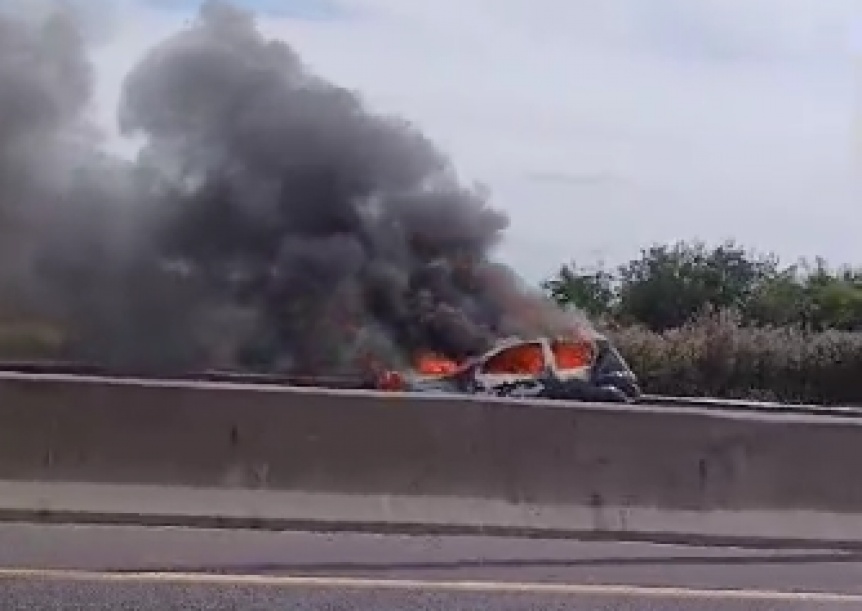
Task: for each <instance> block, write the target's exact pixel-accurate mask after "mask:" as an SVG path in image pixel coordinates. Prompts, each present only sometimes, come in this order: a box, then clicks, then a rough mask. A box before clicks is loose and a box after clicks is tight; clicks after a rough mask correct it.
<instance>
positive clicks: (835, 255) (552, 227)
mask: <svg viewBox="0 0 862 611" xmlns="http://www.w3.org/2000/svg"><path fill="white" fill-rule="evenodd" d="M343 4H345V5H348V8H350V9H352V12H353V15H351V16H350V17H349V18H345V19H332V20H320V19H316V20H308V21H303V20H297V19H288V18H275V17H270V18H264V19H262V21H261V24H262V27H263V29H264V30H265V31H266V32H267V33H268V34H270V35H273V36H278V37H280V38H284V39H285V40H287V41H288V42H290V43H291V44H292V45H293V46H294V47H295V48H296V49H297V50H298V51H299V52H300V53H301V55H302V56H303V57H304V58H305V60H306V61H307V63H309V64H310V65H311V66H312V67H314V68H315V69H317V70H318V71H320V72H321V73H323V74H324V75H326V76H329V77H330V78H333V79H334V80H337V81H339V82H340V83H343V84H345V85H347V86H350V87H353V88H356V89H357V90H359V91H360V92H361V93H362V94H363V96H364V97H365V98H366V99H367V100H368V102H369V104H370V105H372V106H373V107H375V108H378V109H381V110H384V111H388V112H397V113H399V114H403V115H406V116H407V117H409V118H412V119H413V120H415V121H416V122H417V123H418V124H419V125H420V126H422V127H423V128H424V129H425V131H426V132H428V133H429V134H430V135H431V136H432V137H433V138H434V139H435V140H436V141H437V142H439V143H440V145H441V146H442V147H443V148H444V149H446V150H447V151H448V152H450V153H451V155H452V157H453V159H454V161H455V163H456V165H457V166H458V168H459V169H460V170H461V171H462V173H464V174H465V175H466V176H467V177H468V178H475V179H478V180H480V181H482V182H484V183H486V184H488V185H489V186H490V187H491V188H492V191H493V193H494V197H495V200H496V203H497V205H498V206H500V207H502V208H504V209H506V210H507V211H508V212H509V213H510V214H511V216H512V220H513V223H512V228H511V231H510V234H509V240H508V242H507V243H506V244H505V245H504V247H503V250H502V253H503V255H504V256H505V257H506V258H507V259H508V260H510V261H512V262H513V263H514V264H515V265H516V266H517V267H518V268H519V269H521V270H522V271H523V272H524V273H525V274H526V275H527V276H528V277H531V278H534V279H535V278H537V277H539V276H541V275H542V274H545V273H547V272H548V271H550V270H551V269H552V268H553V267H554V266H555V265H557V264H558V263H559V262H561V261H562V260H564V259H567V258H569V257H578V258H589V259H593V258H595V257H596V256H597V255H602V256H604V257H605V258H607V259H608V260H610V261H616V260H619V259H621V258H623V257H628V256H630V255H632V254H635V253H636V251H637V249H638V248H640V247H641V246H645V245H647V244H649V243H650V242H652V241H666V240H672V239H676V238H690V237H703V238H706V239H711V240H718V239H723V238H726V237H735V238H738V239H739V240H741V241H743V242H744V243H746V244H748V245H752V246H755V247H758V248H761V249H764V250H775V251H777V252H779V253H780V254H782V255H784V256H788V257H792V256H795V255H797V254H823V255H825V256H827V257H828V258H830V259H834V260H841V261H851V260H856V261H862V241H860V240H858V239H857V229H856V225H857V218H858V216H859V214H858V213H857V210H858V207H857V202H859V201H860V199H859V195H860V193H859V187H860V186H862V176H860V170H862V133H860V129H862V123H856V122H854V121H857V119H856V116H857V113H858V114H859V116H862V62H860V64H859V67H857V68H856V72H854V65H853V63H852V62H851V61H850V57H849V54H848V44H849V37H850V34H849V32H850V26H851V22H852V21H853V20H854V19H855V20H857V21H858V17H859V16H860V15H862V8H859V9H856V8H855V3H854V2H853V1H852V0H653V1H652V2H644V1H643V0H603V1H602V2H595V1H592V0H567V1H563V0H541V1H540V2H527V0H495V1H494V2H491V1H490V0H461V2H458V3H455V2H451V3H432V2H419V1H418V0H415V1H409V0H349V2H348V1H347V0H345V1H344V2H343ZM180 21H181V17H180V16H178V15H177V14H173V13H167V12H165V11H164V10H157V9H144V8H141V7H136V8H131V7H130V6H125V5H124V8H121V9H118V11H117V22H118V23H119V26H120V27H119V29H118V30H117V31H116V33H115V34H116V35H115V37H114V40H113V41H112V42H110V43H108V44H105V45H103V46H101V47H99V48H98V49H97V50H96V55H95V60H96V64H97V67H98V70H99V72H100V75H101V76H102V81H101V83H102V84H101V89H100V94H99V100H98V102H99V104H98V113H99V116H100V117H101V120H102V121H103V122H107V121H108V120H109V117H110V111H111V110H112V109H113V108H114V107H115V104H116V100H117V96H118V91H119V83H120V79H121V76H122V74H124V73H125V71H126V70H127V69H128V68H129V67H130V66H131V65H132V63H133V62H134V60H135V59H136V58H137V57H138V56H139V55H140V54H141V53H142V52H143V50H144V49H145V48H146V47H147V46H149V45H150V44H151V43H152V42H153V41H155V40H157V39H159V38H161V37H162V36H163V35H164V34H166V33H167V32H169V31H170V30H171V29H173V28H175V27H177V26H178V25H179V24H180ZM855 105H859V106H860V110H855ZM854 147H855V148H854Z"/></svg>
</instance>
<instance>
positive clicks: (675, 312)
mask: <svg viewBox="0 0 862 611" xmlns="http://www.w3.org/2000/svg"><path fill="white" fill-rule="evenodd" d="M776 268H777V261H776V260H775V259H774V258H772V257H755V256H752V255H750V254H749V253H747V252H746V251H745V250H744V249H743V248H741V247H739V246H737V245H736V244H735V243H733V242H726V243H724V244H721V245H720V246H717V247H715V248H712V249H709V248H707V247H706V245H705V244H703V243H702V242H694V243H686V242H678V243H676V244H674V245H673V246H652V247H651V248H649V249H646V250H643V251H641V256H640V257H639V258H638V259H634V260H632V261H630V262H629V263H628V264H626V265H623V266H621V267H620V270H619V278H620V280H619V282H620V287H619V316H620V317H621V319H623V320H624V321H627V322H639V323H641V324H644V325H646V326H647V327H649V328H650V329H652V330H655V331H661V330H664V329H669V328H674V327H679V326H681V325H683V324H685V323H686V322H688V321H690V320H691V319H692V318H693V317H694V316H696V315H697V314H698V313H699V312H701V311H703V310H704V309H705V308H707V307H713V308H716V309H741V308H743V307H744V306H745V304H746V303H747V301H748V300H749V298H750V297H751V295H752V294H754V293H755V291H756V289H757V287H758V286H759V285H760V284H762V283H763V282H764V281H765V280H766V279H768V278H769V277H771V276H772V275H773V274H774V273H775V270H776Z"/></svg>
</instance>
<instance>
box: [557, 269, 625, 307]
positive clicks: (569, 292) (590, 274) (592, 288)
mask: <svg viewBox="0 0 862 611" xmlns="http://www.w3.org/2000/svg"><path fill="white" fill-rule="evenodd" d="M614 283H615V278H614V276H613V275H612V274H611V273H609V272H607V271H605V269H604V268H603V267H602V266H599V267H597V268H595V269H587V268H582V267H578V266H577V265H576V264H575V263H571V264H570V265H563V266H562V267H561V268H560V270H559V271H558V272H557V275H556V276H555V277H553V278H551V279H550V280H546V281H545V282H543V283H542V288H543V289H544V290H545V291H546V292H547V293H548V295H549V296H550V297H551V298H552V299H553V300H554V301H556V302H557V303H558V304H560V305H561V306H563V307H576V308H578V309H579V310H581V311H583V312H585V313H586V314H588V315H589V316H593V317H602V316H606V315H608V314H609V313H610V312H611V310H612V308H613V306H614V300H615V298H616V291H615V287H614Z"/></svg>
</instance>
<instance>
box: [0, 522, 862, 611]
mask: <svg viewBox="0 0 862 611" xmlns="http://www.w3.org/2000/svg"><path fill="white" fill-rule="evenodd" d="M0 608H2V609H4V610H18V609H22V610H23V609H27V610H34V611H35V610H53V609H86V610H91V609H99V610H101V609H105V610H107V609H141V610H154V611H156V610H157V611H162V610H169V609H183V610H189V609H236V610H257V609H260V610H264V609H279V610H280V609H329V610H337V609H374V610H376V611H389V610H393V611H394V610H396V609H398V610H400V609H422V610H426V609H427V610H431V609H446V610H460V609H464V610H470V611H479V610H485V609H489V610H490V609H495V610H501V609H505V610H513V609H583V610H590V611H604V610H608V611H610V610H614V611H628V610H631V611H649V610H656V611H658V610H661V611H676V610H680V611H681V610H683V609H685V610H695V611H707V610H709V611H742V610H745V611H751V610H755V611H756V610H761V609H763V610H767V609H768V610H772V609H776V610H784V609H787V610H803V609H805V610H808V609H812V610H820V609H828V610H833V609H862V556H860V555H854V554H850V553H842V552H833V551H828V550H825V551H822V552H816V551H788V550H774V551H770V550H741V549H716V548H695V547H680V546H662V545H650V544H644V543H636V544H635V543H596V542H574V541H543V540H524V539H498V538H473V537H446V538H421V537H396V536H373V535H350V534H333V535H315V534H309V533H279V534H273V533H265V532H251V531H205V530H188V529H167V528H163V529H148V528H131V527H93V526H87V527H74V526H37V525H0Z"/></svg>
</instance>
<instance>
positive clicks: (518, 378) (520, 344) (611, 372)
mask: <svg viewBox="0 0 862 611" xmlns="http://www.w3.org/2000/svg"><path fill="white" fill-rule="evenodd" d="M379 387H380V388H382V389H389V390H403V391H413V392H451V393H462V394H489V395H495V396H504V397H538V398H547V399H568V400H580V401H605V402H614V403H620V402H634V401H636V400H637V399H638V398H639V397H640V394H641V391H640V388H639V386H638V383H637V378H636V377H635V375H634V373H633V372H632V371H631V369H630V368H629V367H628V365H627V364H626V362H625V360H624V359H623V358H622V356H621V355H620V354H619V352H618V351H617V350H616V349H615V348H614V346H613V345H612V344H611V343H610V341H608V339H607V338H605V337H603V336H597V337H595V338H593V339H590V340H585V339H570V338H547V337H541V338H536V339H529V340H524V339H512V340H507V341H502V342H500V343H499V344H497V345H496V346H494V348H492V349H491V350H489V351H488V352H486V353H485V354H483V355H481V356H478V357H476V358H473V359H470V360H468V361H465V362H461V363H458V362H455V361H452V360H450V359H447V358H444V357H440V356H436V355H432V354H425V355H422V356H420V357H419V358H418V359H417V362H416V365H415V367H414V369H413V370H411V371H409V372H388V373H387V374H385V375H384V376H383V377H382V378H381V381H380V384H379Z"/></svg>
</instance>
